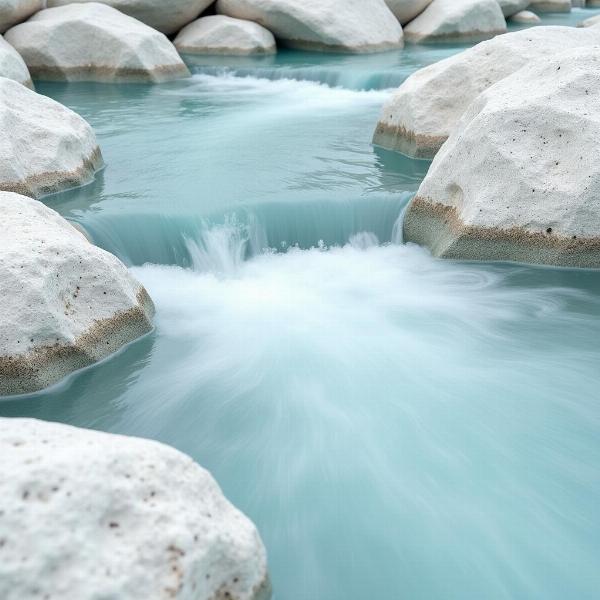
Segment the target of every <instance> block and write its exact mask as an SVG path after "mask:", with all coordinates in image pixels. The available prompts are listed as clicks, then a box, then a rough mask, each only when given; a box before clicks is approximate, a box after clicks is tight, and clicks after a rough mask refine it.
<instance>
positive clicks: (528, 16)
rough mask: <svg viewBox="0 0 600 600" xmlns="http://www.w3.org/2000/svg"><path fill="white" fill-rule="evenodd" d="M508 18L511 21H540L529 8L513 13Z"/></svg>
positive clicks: (532, 22)
mask: <svg viewBox="0 0 600 600" xmlns="http://www.w3.org/2000/svg"><path fill="white" fill-rule="evenodd" d="M510 20H511V21H513V22H514V23H531V24H535V23H540V22H541V19H540V18H539V17H538V16H537V15H536V14H535V13H534V12H531V11H530V10H522V11H520V12H518V13H516V14H514V15H513V16H512V17H511V18H510Z"/></svg>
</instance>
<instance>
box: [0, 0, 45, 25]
mask: <svg viewBox="0 0 600 600" xmlns="http://www.w3.org/2000/svg"><path fill="white" fill-rule="evenodd" d="M45 7H46V0H0V33H4V32H5V31H6V30H7V29H8V28H9V27H12V26H13V25H16V24H17V23H21V21H24V20H25V19H28V18H29V17H30V16H31V15H32V14H34V13H36V12H37V11H38V10H42V8H45Z"/></svg>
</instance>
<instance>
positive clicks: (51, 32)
mask: <svg viewBox="0 0 600 600" xmlns="http://www.w3.org/2000/svg"><path fill="white" fill-rule="evenodd" d="M5 37H6V41H7V42H9V43H10V44H11V45H12V46H14V47H15V48H16V49H17V51H18V52H19V53H20V54H21V56H22V57H23V59H24V60H25V62H26V63H27V66H28V67H29V71H30V72H31V74H32V76H33V77H34V79H46V80H59V81H61V80H62V81H105V82H132V81H135V82H154V83H158V82H162V81H168V80H171V79H178V78H181V77H188V76H189V74H190V73H189V71H188V69H187V67H186V66H185V64H184V63H183V61H182V60H181V58H180V56H179V54H178V53H177V50H175V47H174V46H173V44H171V42H170V41H169V40H168V39H167V38H166V37H165V36H164V35H163V34H162V33H159V32H158V31H155V30H154V29H152V28H151V27H148V26H147V25H144V24H143V23H141V22H140V21H137V20H136V19H134V18H132V17H129V16H127V15H125V14H123V13H121V12H119V11H118V10H116V9H115V8H111V7H110V6H106V5H105V4H99V3H97V2H92V3H88V4H70V5H68V6H61V7H58V8H48V9H46V10H42V11H40V12H39V13H37V14H36V15H34V16H33V17H32V18H31V19H29V21H27V22H26V23H22V24H21V25H17V26H16V27H13V28H12V29H9V30H8V31H7V32H6V34H5Z"/></svg>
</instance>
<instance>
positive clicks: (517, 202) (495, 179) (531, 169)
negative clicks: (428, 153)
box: [404, 47, 600, 267]
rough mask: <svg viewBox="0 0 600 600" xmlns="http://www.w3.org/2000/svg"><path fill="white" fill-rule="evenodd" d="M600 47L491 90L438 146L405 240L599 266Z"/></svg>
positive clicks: (470, 253) (529, 70)
mask: <svg viewBox="0 0 600 600" xmlns="http://www.w3.org/2000/svg"><path fill="white" fill-rule="evenodd" d="M599 155H600V49H598V48H597V47H596V48H576V49H574V50H568V51H566V52H563V53H559V54H558V55H554V56H552V57H549V58H542V59H538V61H535V62H533V63H532V64H531V65H528V66H526V67H523V68H522V69H521V70H519V71H517V72H516V73H515V74H513V75H511V76H510V77H508V78H506V79H504V80H503V81H500V82H498V83H497V84H495V85H494V86H492V87H490V88H489V89H488V90H486V91H485V92H483V93H482V94H481V95H480V96H479V97H478V98H477V99H476V100H475V101H474V102H473V104H472V105H471V106H470V107H469V109H468V110H467V112H466V113H465V114H464V116H463V118H462V119H461V121H460V123H459V124H458V126H457V127H456V129H455V131H454V132H453V133H452V135H451V136H450V138H449V139H448V141H447V142H446V143H445V144H444V146H443V147H442V148H441V150H440V151H439V152H438V154H437V156H436V157H435V160H434V161H433V163H432V165H431V167H430V169H429V172H428V174H427V176H426V177H425V180H424V181H423V183H422V184H421V186H420V188H419V191H418V192H417V195H416V196H415V198H414V200H413V202H412V203H411V204H410V206H409V208H408V210H407V212H406V215H405V219H404V239H405V240H406V241H412V242H417V243H419V244H423V245H425V246H427V247H428V248H430V249H431V252H432V253H433V254H434V255H435V256H440V257H445V258H455V259H472V260H497V261H519V262H527V263H537V264H549V265H559V266H569V267H600V161H598V156H599Z"/></svg>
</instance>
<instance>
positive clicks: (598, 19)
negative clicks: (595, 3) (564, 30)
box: [577, 15, 600, 27]
mask: <svg viewBox="0 0 600 600" xmlns="http://www.w3.org/2000/svg"><path fill="white" fill-rule="evenodd" d="M598 24H600V15H596V16H594V17H589V18H587V19H585V20H584V21H581V23H578V24H577V27H594V25H598Z"/></svg>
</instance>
